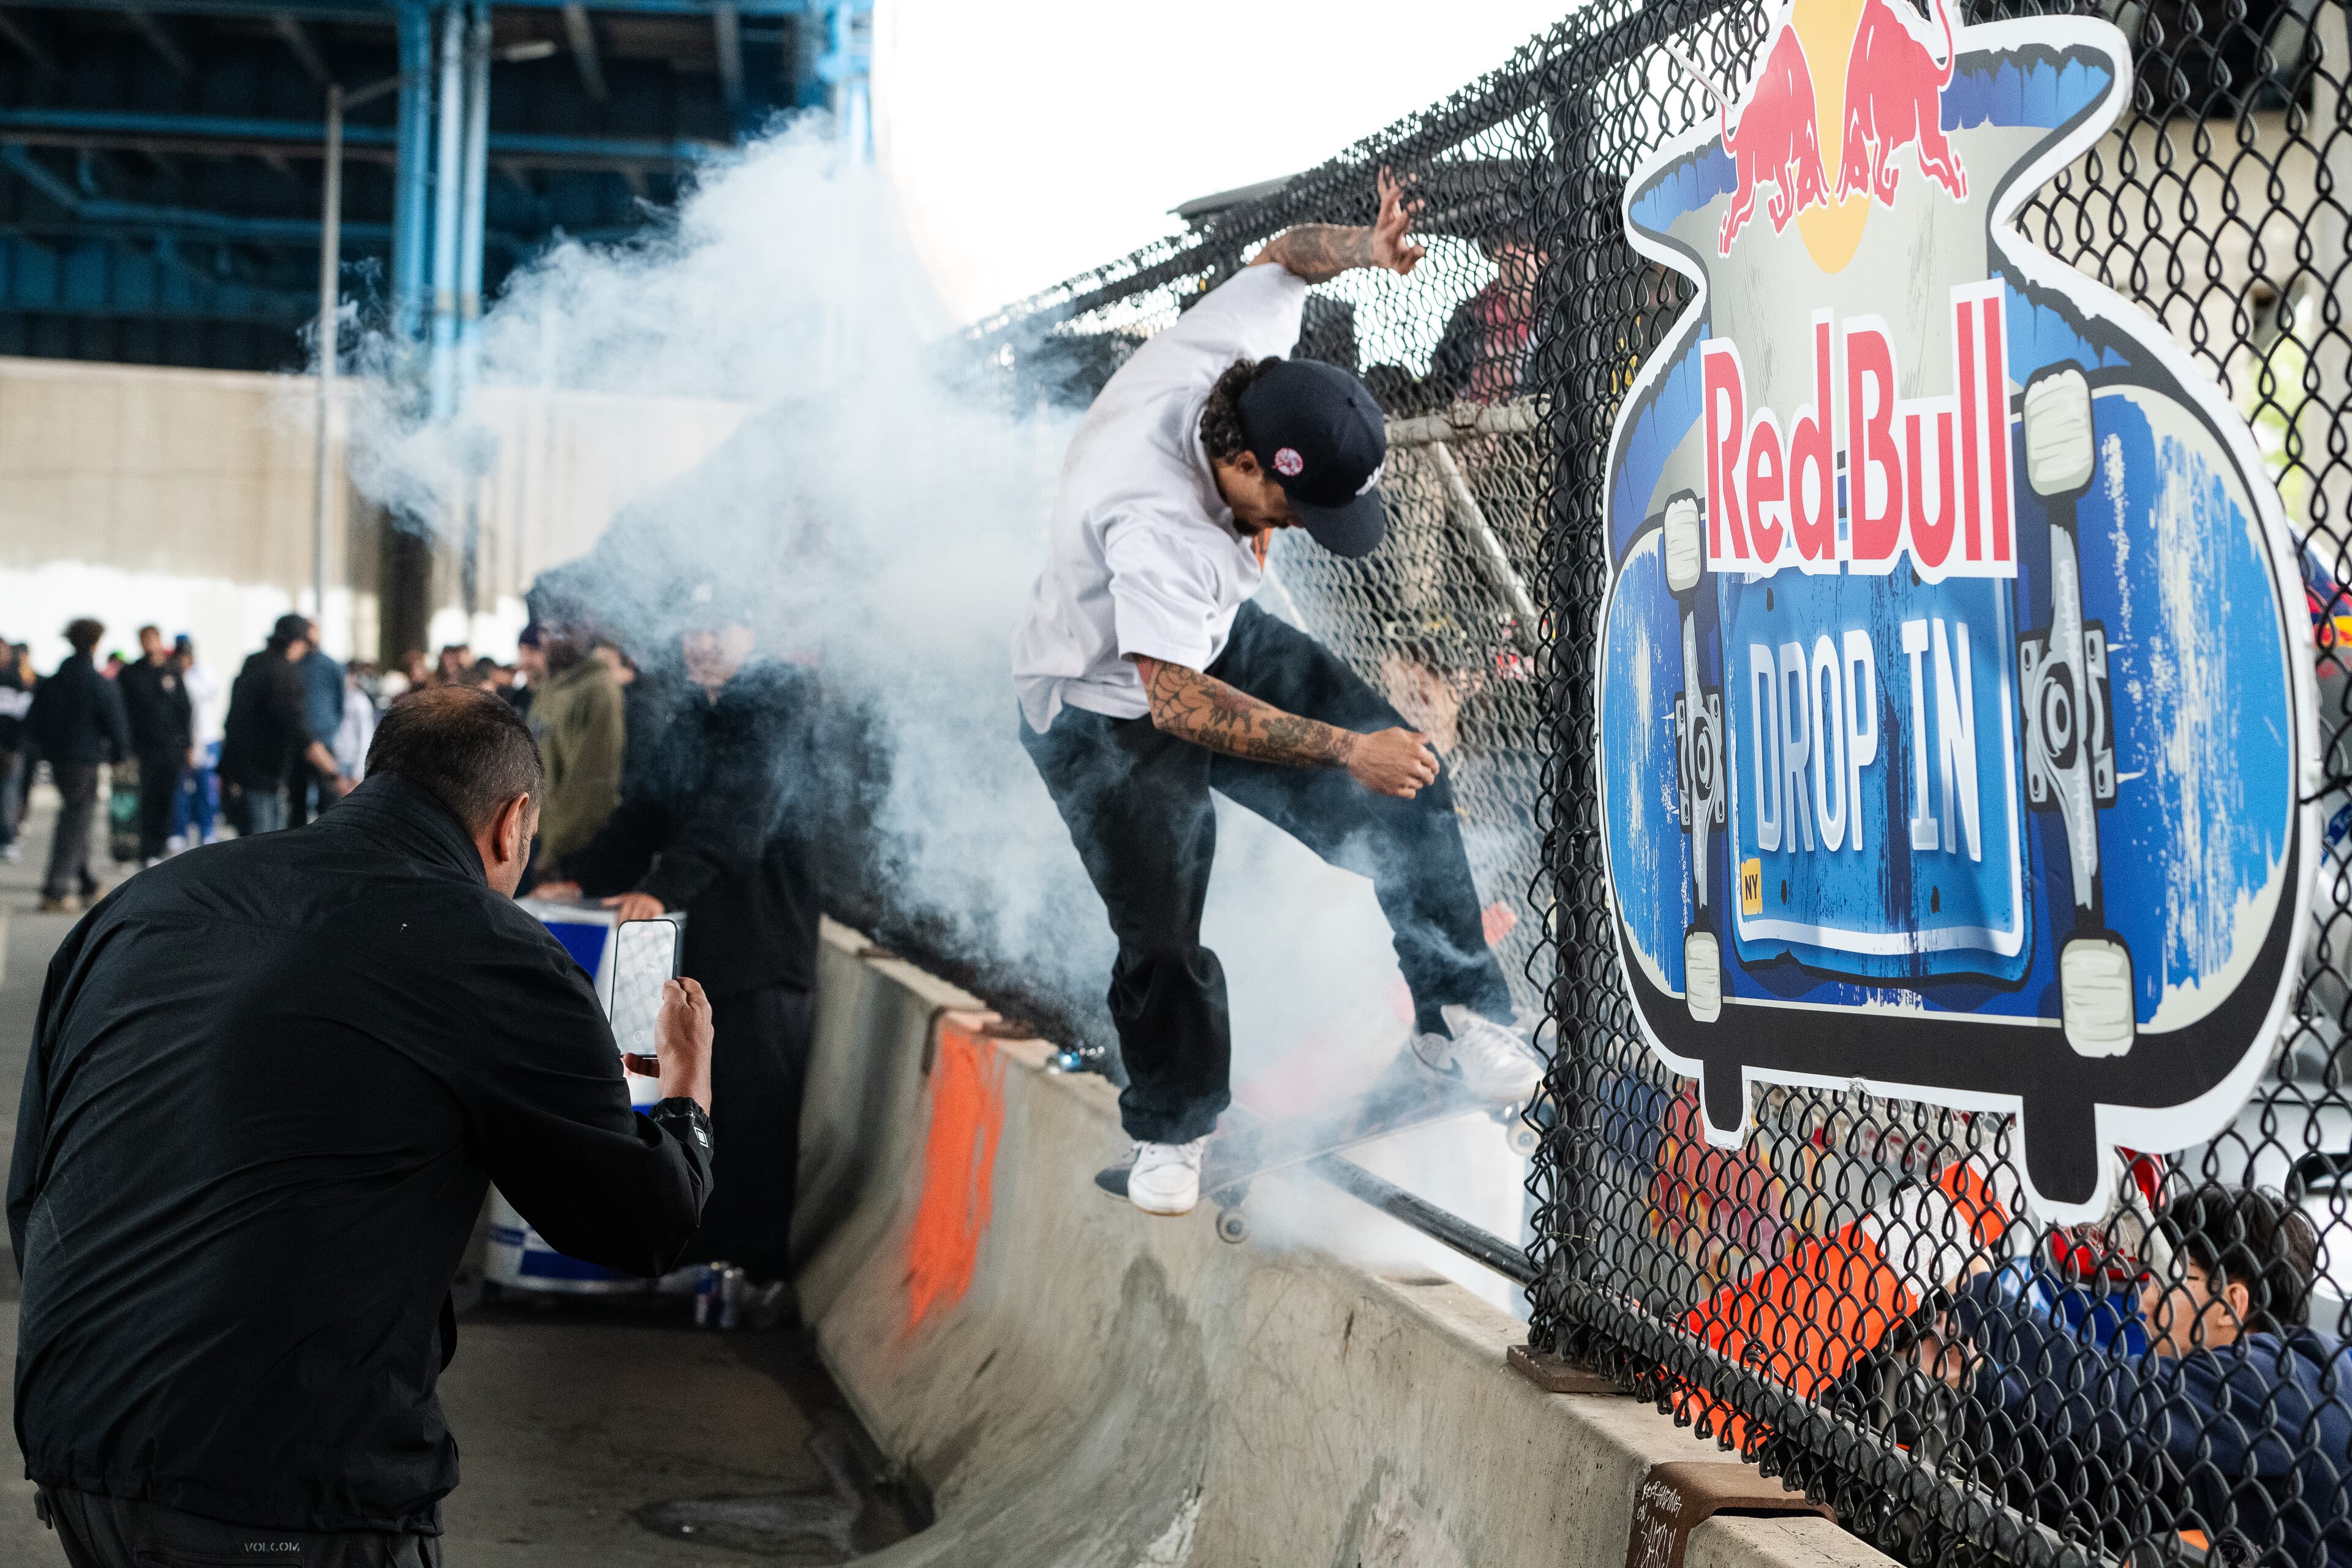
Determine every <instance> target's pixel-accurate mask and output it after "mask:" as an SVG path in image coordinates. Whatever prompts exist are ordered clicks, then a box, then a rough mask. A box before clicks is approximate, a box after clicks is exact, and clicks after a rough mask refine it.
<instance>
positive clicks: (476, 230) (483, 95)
mask: <svg viewBox="0 0 2352 1568" xmlns="http://www.w3.org/2000/svg"><path fill="white" fill-rule="evenodd" d="M451 9H452V10H454V9H456V7H454V6H453V7H451ZM489 138H490V7H489V5H488V0H474V4H473V6H472V17H471V26H470V27H469V29H468V36H467V45H466V140H465V146H464V158H463V160H462V161H463V163H464V167H463V168H462V169H461V170H460V171H459V177H458V186H457V195H458V204H459V205H458V213H457V396H456V401H455V407H456V409H457V412H458V413H461V414H462V413H464V412H465V411H466V408H467V405H469V404H470V403H471V402H472V400H473V395H474V371H475V367H476V365H477V364H478V362H479V359H480V355H481V344H480V337H481V330H482V327H481V317H482V229H483V227H484V226H486V225H487V224H488V221H489V195H490V164H489V158H488V144H489Z"/></svg>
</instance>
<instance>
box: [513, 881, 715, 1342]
mask: <svg viewBox="0 0 2352 1568" xmlns="http://www.w3.org/2000/svg"><path fill="white" fill-rule="evenodd" d="M515 901H516V902H517V903H519V904H520V905H521V906H522V907H523V909H524V910H528V911H529V912H530V914H531V915H532V916H533V917H534V918H535V919H537V920H538V921H540V922H541V924H542V925H544V926H546V927H547V929H548V930H549V931H551V932H553V933H554V936H555V940H556V941H558V942H562V944H563V950H564V951H565V952H569V953H570V954H571V955H572V958H573V959H574V960H576V961H577V962H578V963H579V965H580V967H581V968H582V969H583V970H585V971H587V973H588V978H589V979H590V980H591V981H593V983H594V984H595V987H596V1000H597V1001H598V1002H600V1003H602V1004H604V1015H605V1016H606V1017H610V1016H612V1013H613V979H614V947H615V945H616V943H615V942H614V940H613V933H614V931H615V930H617V929H618V928H619V925H620V919H619V916H618V914H617V913H616V912H615V911H614V910H608V909H606V908H604V906H603V905H602V904H599V903H596V902H594V901H593V900H592V901H588V902H583V903H572V902H570V901H567V900H550V899H518V900H515ZM667 918H668V919H670V920H673V921H677V922H678V923H679V924H680V925H684V924H685V922H686V917H685V916H684V915H682V914H672V915H670V916H668V917H667ZM628 1082H629V1103H630V1104H632V1105H635V1106H637V1107H639V1108H640V1109H642V1108H644V1107H646V1106H649V1105H651V1104H653V1103H654V1101H655V1100H656V1099H657V1098H658V1097H659V1089H658V1088H657V1086H656V1084H655V1082H654V1080H653V1079H649V1078H639V1077H638V1076H637V1075H635V1073H631V1074H630V1075H629V1077H628ZM693 1274H694V1270H693V1269H691V1268H686V1269H679V1270H677V1272H676V1273H674V1274H672V1275H669V1276H667V1277H665V1278H664V1279H661V1280H660V1281H658V1282H656V1281H652V1280H647V1279H638V1278H637V1277H636V1276H635V1275H629V1274H616V1273H614V1271H613V1270H612V1269H610V1268H604V1266H603V1265H602V1264H596V1263H583V1262H582V1261H581V1260H580V1259H578V1258H567V1257H565V1256H564V1255H563V1254H562V1253H561V1252H558V1251H556V1250H555V1248H553V1247H550V1246H549V1245H548V1244H547V1241H546V1239H545V1238H544V1237H541V1235H540V1234H539V1232H537V1231H536V1230H533V1229H532V1228H531V1227H530V1225H529V1224H528V1223H527V1222H526V1221H525V1220H524V1219H523V1217H522V1215H520V1214H518V1213H517V1212H515V1206H514V1205H512V1204H510V1203H509V1202H507V1199H506V1194H504V1193H501V1192H499V1190H498V1188H496V1187H492V1188H491V1189H490V1246H489V1253H488V1258H487V1259H486V1260H485V1262H484V1264H483V1269H482V1276H483V1278H484V1279H486V1280H488V1282H489V1283H491V1284H493V1285H497V1286H499V1288H501V1289H509V1290H543V1291H551V1292H555V1293H559V1294H562V1295H567V1296H629V1295H642V1294H643V1293H644V1292H646V1290H648V1289H655V1288H656V1284H658V1287H659V1288H660V1289H663V1290H664V1291H665V1292H667V1291H671V1290H685V1291H691V1290H692V1289H693V1284H692V1276H693Z"/></svg>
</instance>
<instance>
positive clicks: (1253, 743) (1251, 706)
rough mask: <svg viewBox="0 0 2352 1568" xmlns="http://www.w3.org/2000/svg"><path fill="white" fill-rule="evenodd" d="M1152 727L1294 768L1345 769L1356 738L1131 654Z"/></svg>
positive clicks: (1191, 673)
mask: <svg viewBox="0 0 2352 1568" xmlns="http://www.w3.org/2000/svg"><path fill="white" fill-rule="evenodd" d="M1135 666H1136V668H1137V669H1138V670H1139V671H1141V672H1142V675H1143V691H1144V695H1145V696H1146V697H1148V698H1150V701H1151V725H1152V728H1154V729H1156V730H1159V731H1161V732H1163V733H1165V734H1170V735H1174V736H1177V737H1179V738H1180V739H1182V740H1186V741H1190V742H1192V743H1193V744H1194V745H1198V746H1206V747H1208V748H1209V750H1211V751H1213V752H1224V753H1225V754H1226V755H1228V756H1234V757H1247V758H1248V759H1250V760H1251V761H1252V762H1256V763H1287V764H1289V765H1290V766H1292V767H1297V768H1332V767H1345V766H1346V765H1347V763H1348V758H1349V754H1350V753H1351V752H1354V751H1355V749H1356V742H1358V741H1359V740H1360V739H1361V737H1360V736H1359V735H1357V734H1356V732H1355V731H1352V730H1342V729H1339V728H1337V727H1336V726H1334V725H1330V724H1325V723H1321V722H1318V721H1316V720H1313V719H1301V718H1298V717H1297V716H1296V715H1294V714H1289V713H1285V712H1284V711H1283V710H1281V709H1279V708H1276V706H1275V705H1274V704H1273V703H1271V702H1261V701H1259V700H1257V699H1256V698H1255V697H1252V696H1251V695H1250V694H1249V693H1248V692H1246V691H1243V690H1239V689H1236V688H1234V687H1231V686H1228V685H1226V684H1225V683H1224V682H1223V681H1222V680H1219V679H1217V678H1216V677H1214V676H1212V675H1203V674H1202V673H1201V672H1200V671H1199V670H1197V669H1187V668H1184V667H1183V666H1182V665H1181V664H1169V663H1167V662H1165V661H1164V660H1161V659H1157V658H1149V657H1147V656H1144V655H1140V654H1139V655H1137V656H1136V659H1135Z"/></svg>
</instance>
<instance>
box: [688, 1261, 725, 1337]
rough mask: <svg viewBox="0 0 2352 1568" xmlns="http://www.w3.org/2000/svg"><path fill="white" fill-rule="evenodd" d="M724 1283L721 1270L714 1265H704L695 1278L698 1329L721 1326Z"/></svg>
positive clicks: (695, 1313) (695, 1309)
mask: <svg viewBox="0 0 2352 1568" xmlns="http://www.w3.org/2000/svg"><path fill="white" fill-rule="evenodd" d="M724 1283H725V1281H724V1280H723V1279H721V1270H720V1269H719V1268H718V1267H717V1266H716V1265H714V1264H709V1263H706V1264H704V1265H703V1266H702V1269H701V1271H700V1272H699V1273H698V1274H697V1275H696V1276H695V1277H694V1326H695V1327H696V1328H698V1329H715V1328H718V1327H719V1316H720V1310H721V1302H722V1300H723V1297H722V1295H721V1291H722V1289H723V1286H724Z"/></svg>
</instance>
